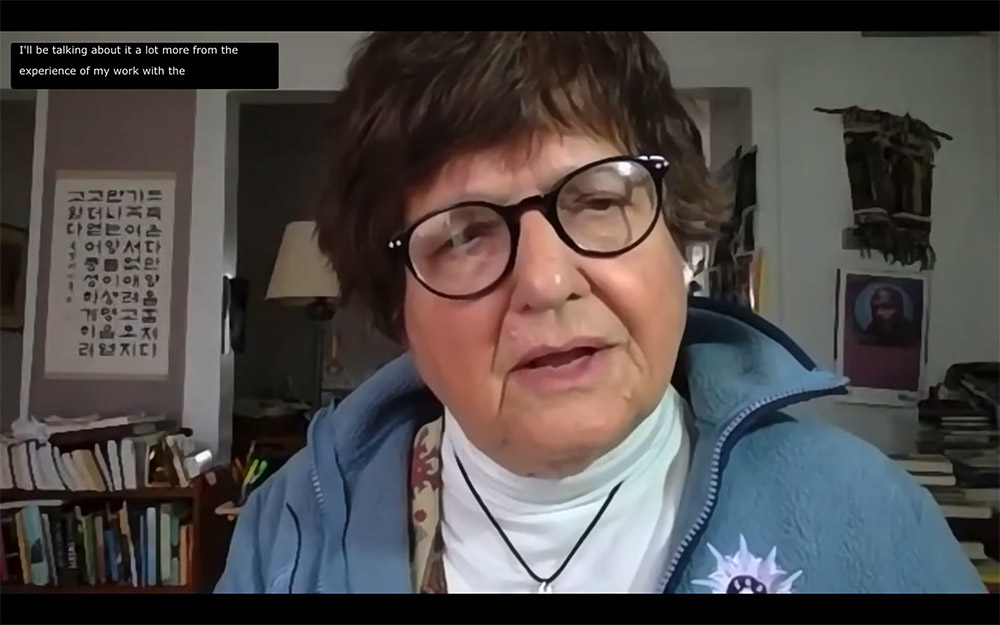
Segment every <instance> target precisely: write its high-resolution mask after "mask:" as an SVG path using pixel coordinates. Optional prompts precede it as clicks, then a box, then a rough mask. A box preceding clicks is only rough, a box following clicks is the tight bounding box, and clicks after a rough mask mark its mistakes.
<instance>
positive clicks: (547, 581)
mask: <svg viewBox="0 0 1000 625" xmlns="http://www.w3.org/2000/svg"><path fill="white" fill-rule="evenodd" d="M455 462H456V464H458V470H459V471H461V473H462V478H464V479H465V483H466V485H467V486H468V487H469V490H470V491H472V496H473V497H475V498H476V502H477V503H478V504H479V507H480V508H482V509H483V512H484V513H485V514H486V518H488V519H489V520H490V523H492V524H493V527H494V528H496V530H497V533H498V534H500V538H502V539H503V542H504V543H505V544H506V545H507V548H508V549H510V552H511V553H512V554H514V557H515V558H517V561H518V562H520V563H521V566H522V567H524V570H525V571H526V572H527V573H528V575H530V576H531V579H533V580H535V581H536V582H538V583H539V584H540V585H539V586H538V592H539V593H551V592H552V582H554V581H555V579H556V578H557V577H559V575H560V574H561V573H562V572H563V570H564V569H565V568H566V565H567V564H569V561H570V560H572V559H573V556H574V555H576V552H577V550H578V549H580V545H582V544H583V541H584V540H586V539H587V536H589V535H590V532H591V530H593V529H594V526H596V525H597V522H598V521H600V520H601V516H603V515H604V511H605V510H607V509H608V505H610V504H611V500H612V499H614V498H615V495H616V494H617V493H618V489H619V488H621V485H622V482H618V483H617V484H615V487H614V488H612V489H611V492H610V493H608V497H607V499H605V500H604V504H603V505H602V506H601V509H600V510H598V511H597V515H596V516H595V517H594V519H593V520H592V521H591V522H590V525H588V526H587V529H586V530H584V532H583V534H582V535H581V536H580V539H579V540H577V541H576V544H575V545H574V546H573V549H572V550H571V551H570V552H569V555H568V556H566V559H565V560H563V563H562V565H560V567H559V568H558V569H556V572H555V573H553V574H552V575H551V576H550V577H547V578H542V577H539V576H538V575H537V574H535V572H534V571H532V570H531V567H530V566H528V563H527V562H525V561H524V558H522V557H521V554H520V553H518V552H517V549H515V548H514V545H513V543H511V542H510V539H509V538H507V534H505V533H504V531H503V529H502V528H501V527H500V524H499V523H497V520H496V519H495V518H493V515H492V514H491V513H490V509H489V508H487V507H486V503H485V502H484V501H483V498H482V497H480V496H479V492H478V491H476V487H475V486H473V485H472V480H470V479H469V474H468V473H466V472H465V467H464V466H462V461H461V460H459V459H458V455H455Z"/></svg>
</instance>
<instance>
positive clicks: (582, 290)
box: [511, 211, 590, 311]
mask: <svg viewBox="0 0 1000 625" xmlns="http://www.w3.org/2000/svg"><path fill="white" fill-rule="evenodd" d="M519 236H520V238H519V240H518V242H517V257H516V258H515V259H514V270H513V272H512V276H511V277H512V278H513V281H514V290H513V294H512V295H511V307H512V308H513V309H514V310H518V311H531V310H547V309H552V308H558V307H559V306H561V305H562V304H563V303H564V302H566V301H569V300H572V299H578V298H580V297H582V296H584V295H586V294H587V293H589V291H590V285H589V283H588V282H587V280H586V278H585V277H584V275H583V273H582V272H581V268H580V265H579V261H580V256H579V255H578V254H576V252H574V251H573V250H572V249H570V248H569V247H568V246H567V245H566V244H565V243H564V242H563V241H562V239H560V238H559V235H558V234H557V233H556V231H555V229H554V228H553V227H552V224H550V223H549V222H548V221H547V220H546V219H545V217H544V216H543V215H542V214H541V213H539V212H536V211H531V212H529V213H527V214H525V215H524V216H523V217H522V218H521V228H520V235H519Z"/></svg>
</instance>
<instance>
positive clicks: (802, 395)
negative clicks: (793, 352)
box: [658, 384, 841, 593]
mask: <svg viewBox="0 0 1000 625" xmlns="http://www.w3.org/2000/svg"><path fill="white" fill-rule="evenodd" d="M840 386H841V384H836V385H831V386H827V387H823V388H819V389H810V390H806V389H796V390H794V391H789V392H785V393H781V394H779V395H774V396H772V397H768V398H767V399H763V400H759V401H757V402H754V403H752V404H750V406H748V407H747V408H746V409H744V410H743V412H741V413H740V414H739V415H737V416H736V417H735V418H734V419H733V420H732V421H730V422H729V424H728V425H727V426H726V428H725V429H724V430H723V431H722V434H721V435H720V436H719V439H718V440H717V441H716V443H715V447H714V448H713V449H712V465H711V473H710V475H709V480H708V495H707V496H706V499H705V504H704V506H703V507H702V509H701V513H700V514H698V518H697V519H695V522H694V525H692V526H691V528H690V529H689V530H688V531H687V533H686V534H685V535H684V538H683V540H681V542H680V544H679V545H677V549H675V550H674V555H673V557H672V558H671V559H670V566H668V567H667V572H666V574H665V575H664V580H663V583H662V584H660V588H659V591H658V592H660V593H663V592H666V589H667V588H669V587H670V582H671V581H673V576H674V573H675V572H676V569H677V565H678V564H679V563H680V560H681V558H682V557H683V556H684V553H685V552H686V551H687V549H688V547H690V546H691V544H692V543H693V542H694V540H695V539H696V538H697V537H698V536H699V535H700V534H701V532H702V530H703V529H704V527H705V523H706V522H707V521H708V519H709V517H710V516H711V515H712V511H713V510H714V509H715V503H716V496H717V495H718V491H719V477H720V473H721V471H722V466H721V464H722V452H723V451H724V450H725V447H726V443H727V442H728V441H729V437H730V436H731V435H732V433H733V431H734V430H735V429H736V428H737V427H739V425H740V424H741V423H743V422H744V421H746V420H747V418H749V417H750V416H751V415H753V414H755V413H757V412H759V411H761V410H763V409H764V408H770V409H775V410H777V409H780V408H782V407H784V406H787V405H790V404H791V403H794V402H791V401H787V400H795V401H802V400H805V399H812V398H813V397H818V396H821V395H824V394H825V393H826V392H827V391H831V390H834V389H836V388H839V387H840ZM777 402H781V405H779V406H773V405H772V404H775V403H777ZM736 440H739V439H736Z"/></svg>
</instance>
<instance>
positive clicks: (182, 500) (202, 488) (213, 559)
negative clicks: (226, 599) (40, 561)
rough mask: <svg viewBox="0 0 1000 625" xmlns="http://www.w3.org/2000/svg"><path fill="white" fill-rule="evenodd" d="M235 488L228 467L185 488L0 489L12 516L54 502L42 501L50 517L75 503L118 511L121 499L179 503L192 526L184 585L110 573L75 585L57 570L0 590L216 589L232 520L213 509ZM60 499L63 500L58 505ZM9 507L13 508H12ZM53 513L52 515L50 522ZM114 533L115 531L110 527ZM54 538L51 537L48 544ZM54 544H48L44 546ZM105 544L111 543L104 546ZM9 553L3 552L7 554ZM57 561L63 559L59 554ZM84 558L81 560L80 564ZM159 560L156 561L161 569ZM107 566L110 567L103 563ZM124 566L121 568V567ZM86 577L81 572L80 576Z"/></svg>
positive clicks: (144, 504) (138, 503)
mask: <svg viewBox="0 0 1000 625" xmlns="http://www.w3.org/2000/svg"><path fill="white" fill-rule="evenodd" d="M235 492H236V487H235V484H234V482H233V479H232V476H231V473H230V471H229V470H228V469H227V468H216V469H212V470H210V471H208V472H206V473H203V474H202V475H199V476H198V477H197V478H196V479H195V480H193V481H192V482H191V484H190V485H189V486H187V487H177V486H173V487H148V488H137V489H134V490H116V491H107V492H96V491H65V490H34V489H31V490H22V489H3V490H0V501H2V502H3V505H4V506H5V507H7V508H6V509H4V510H2V511H0V515H3V516H8V515H12V514H15V513H16V512H17V511H18V510H23V509H24V508H23V507H21V508H17V507H13V506H12V504H14V505H16V504H17V503H22V504H33V503H39V504H41V503H42V502H52V503H51V505H40V506H39V509H40V510H41V511H44V512H45V513H47V514H49V515H53V516H54V515H57V514H60V512H62V513H63V514H66V513H67V512H68V511H71V510H74V509H75V508H77V507H80V509H83V510H94V509H96V510H98V511H99V510H100V508H101V506H104V507H105V508H108V509H111V510H117V509H119V506H121V505H122V503H125V505H126V506H131V507H132V508H133V509H139V510H141V509H143V508H146V509H149V508H148V507H154V508H156V507H159V506H160V505H161V504H173V505H180V506H181V508H182V509H183V510H184V513H183V515H182V516H183V518H184V519H185V521H184V524H189V525H190V526H191V530H190V534H189V535H190V539H189V540H190V543H191V544H190V546H189V547H188V553H189V554H190V556H189V560H190V562H189V564H188V574H187V575H186V576H185V577H186V578H187V579H186V583H183V584H179V583H174V584H169V583H167V584H165V583H162V581H163V580H162V579H161V580H160V583H155V584H148V585H133V584H132V583H131V582H130V581H126V580H123V581H119V582H113V581H109V578H110V574H107V575H105V579H104V580H103V582H101V583H94V584H88V583H82V582H81V581H79V578H77V581H74V582H72V583H69V584H67V583H56V582H57V580H58V578H59V577H60V576H59V573H58V572H56V571H53V572H52V573H51V574H50V575H49V583H48V584H46V585H38V584H30V583H29V584H25V583H22V582H20V581H16V582H0V592H4V593H21V594H38V593H47V592H55V593H70V594H80V593H136V594H186V593H209V592H211V591H212V589H213V587H214V585H215V583H216V581H217V580H218V578H219V576H220V575H221V574H222V570H223V568H224V566H225V559H226V555H227V550H228V546H229V541H230V538H231V534H232V524H231V523H229V522H228V521H227V520H226V519H225V518H223V517H220V516H219V515H217V514H215V508H216V507H218V506H219V505H220V504H221V503H223V502H225V501H227V500H229V499H231V498H232V497H233V496H234V493H235ZM56 502H59V503H58V505H56ZM8 506H10V507H8ZM53 516H49V519H50V520H51V519H52V518H53ZM112 531H113V530H112ZM8 536H9V534H7V535H5V537H4V551H5V552H6V553H10V552H11V551H13V550H14V549H15V547H14V546H9V545H8V544H7V538H8ZM49 541H51V539H50V538H47V540H46V542H47V543H48V542H49ZM45 548H46V549H49V548H50V545H49V544H46V545H45ZM106 548H107V547H106ZM156 548H157V547H155V546H154V549H156ZM6 553H5V556H6ZM117 553H118V554H121V556H122V560H123V563H122V565H120V566H123V567H124V566H126V565H125V563H124V560H125V557H126V554H127V553H128V552H127V551H124V550H121V551H118V552H117ZM56 560H57V561H58V560H59V557H58V556H57V557H56ZM81 560H82V558H80V559H78V562H79V561H81ZM160 564H161V563H159V562H158V563H157V564H156V565H154V568H155V570H157V571H159V568H157V567H159V566H160ZM104 566H105V567H107V566H110V565H109V564H107V561H106V562H105V565H104ZM119 570H122V569H119ZM79 576H80V577H83V574H82V573H80V574H79Z"/></svg>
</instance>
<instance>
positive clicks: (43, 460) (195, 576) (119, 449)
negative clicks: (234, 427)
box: [0, 416, 238, 594]
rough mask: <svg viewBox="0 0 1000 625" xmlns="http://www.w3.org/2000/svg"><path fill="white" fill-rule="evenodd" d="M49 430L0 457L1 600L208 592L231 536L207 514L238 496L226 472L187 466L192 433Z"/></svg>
mask: <svg viewBox="0 0 1000 625" xmlns="http://www.w3.org/2000/svg"><path fill="white" fill-rule="evenodd" d="M53 429H54V430H55V431H54V432H53V433H51V434H50V436H49V439H48V441H47V442H38V441H31V440H7V441H4V442H3V444H2V449H0V452H2V453H0V456H2V458H0V459H2V462H0V465H2V466H0V473H3V474H4V475H2V476H0V477H3V478H4V480H3V488H0V529H2V530H3V533H2V536H0V538H2V546H3V550H2V554H0V555H2V564H3V571H2V572H3V576H2V578H0V592H3V593H25V594H29V593H30V594H38V593H47V592H56V593H136V594H177V593H206V592H211V591H212V589H213V587H214V585H215V583H216V580H218V578H219V576H220V575H221V574H222V570H223V568H224V567H225V560H226V555H227V550H228V547H229V541H230V538H231V534H232V530H233V527H232V524H231V523H229V522H228V520H227V519H225V518H224V517H220V516H219V515H217V514H215V509H216V508H217V507H218V506H219V505H220V504H221V503H223V502H225V501H229V500H232V499H233V498H234V497H235V496H236V493H237V492H238V489H237V487H236V484H235V479H234V476H233V474H232V472H231V470H230V469H229V468H228V467H216V468H210V467H207V466H204V465H200V464H198V463H197V462H193V461H192V459H193V458H194V456H195V455H197V450H193V449H192V448H190V447H189V446H188V443H189V439H188V438H187V437H188V436H189V435H190V432H185V431H183V428H180V427H179V426H177V424H175V423H172V422H171V421H169V420H168V419H165V418H163V417H152V418H147V417H144V416H140V417H120V418H109V419H100V420H99V421H96V422H91V423H83V424H73V425H72V426H68V427H66V426H64V427H63V428H62V429H61V430H60V429H59V428H58V427H56V428H53ZM209 458H210V456H209ZM206 464H209V463H208V462H206ZM191 476H194V477H191ZM25 565H26V566H25ZM25 568H27V570H25Z"/></svg>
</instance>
